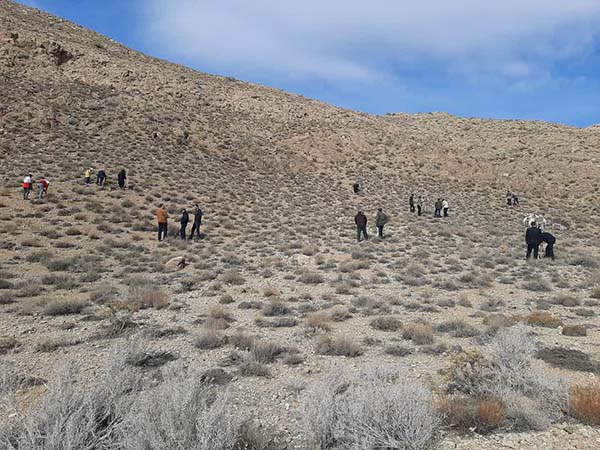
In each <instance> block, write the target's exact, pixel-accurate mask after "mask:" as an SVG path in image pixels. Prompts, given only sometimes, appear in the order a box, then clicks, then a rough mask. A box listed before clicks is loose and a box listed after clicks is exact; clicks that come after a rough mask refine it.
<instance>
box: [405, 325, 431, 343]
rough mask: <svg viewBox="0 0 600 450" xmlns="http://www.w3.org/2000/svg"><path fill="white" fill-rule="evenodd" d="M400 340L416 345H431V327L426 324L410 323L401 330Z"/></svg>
mask: <svg viewBox="0 0 600 450" xmlns="http://www.w3.org/2000/svg"><path fill="white" fill-rule="evenodd" d="M402 338H404V339H408V340H411V341H413V342H414V343H415V344H416V345H431V344H433V343H434V341H435V337H434V331H433V327H432V326H431V325H430V324H428V323H411V324H407V325H405V326H404V328H403V329H402Z"/></svg>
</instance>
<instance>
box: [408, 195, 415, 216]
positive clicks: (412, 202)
mask: <svg viewBox="0 0 600 450" xmlns="http://www.w3.org/2000/svg"><path fill="white" fill-rule="evenodd" d="M408 206H409V208H410V212H412V213H414V212H415V194H410V197H409V198H408Z"/></svg>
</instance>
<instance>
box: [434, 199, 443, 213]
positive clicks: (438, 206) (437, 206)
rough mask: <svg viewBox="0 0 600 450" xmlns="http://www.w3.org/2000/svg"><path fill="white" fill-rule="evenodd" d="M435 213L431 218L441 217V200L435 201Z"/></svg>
mask: <svg viewBox="0 0 600 450" xmlns="http://www.w3.org/2000/svg"><path fill="white" fill-rule="evenodd" d="M434 206H435V211H434V212H433V217H442V206H443V205H442V199H441V198H438V199H437V200H436V201H435V205H434Z"/></svg>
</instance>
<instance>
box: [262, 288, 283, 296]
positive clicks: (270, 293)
mask: <svg viewBox="0 0 600 450" xmlns="http://www.w3.org/2000/svg"><path fill="white" fill-rule="evenodd" d="M263 295H264V296H265V297H275V296H277V295H279V291H278V290H277V289H275V288H274V287H273V286H267V287H266V288H264V289H263Z"/></svg>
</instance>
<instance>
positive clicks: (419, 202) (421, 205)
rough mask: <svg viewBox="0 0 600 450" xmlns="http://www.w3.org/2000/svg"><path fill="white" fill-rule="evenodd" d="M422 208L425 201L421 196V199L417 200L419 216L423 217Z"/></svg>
mask: <svg viewBox="0 0 600 450" xmlns="http://www.w3.org/2000/svg"><path fill="white" fill-rule="evenodd" d="M422 208H423V199H422V198H421V196H420V195H419V198H418V199H417V216H420V215H421V213H422V211H423V209H422Z"/></svg>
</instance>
